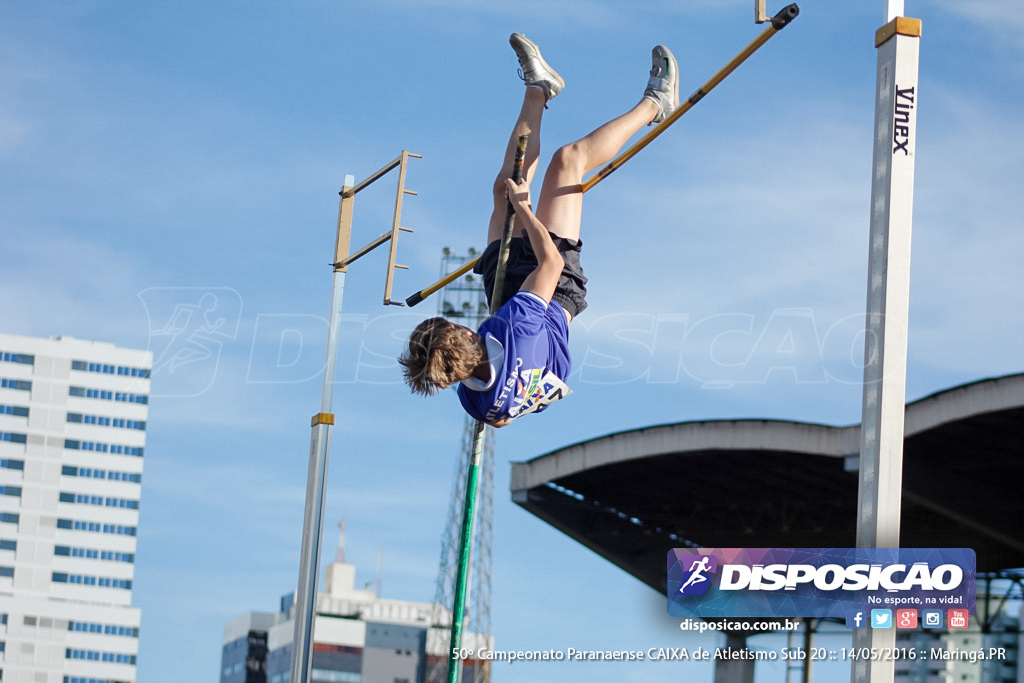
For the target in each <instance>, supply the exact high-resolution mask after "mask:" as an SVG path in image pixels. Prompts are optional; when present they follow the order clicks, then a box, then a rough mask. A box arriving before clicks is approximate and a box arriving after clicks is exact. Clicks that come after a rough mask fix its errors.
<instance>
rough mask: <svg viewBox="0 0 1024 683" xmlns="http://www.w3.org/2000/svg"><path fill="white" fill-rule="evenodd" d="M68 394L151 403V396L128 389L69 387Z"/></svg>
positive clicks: (104, 399)
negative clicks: (111, 389) (133, 392)
mask: <svg viewBox="0 0 1024 683" xmlns="http://www.w3.org/2000/svg"><path fill="white" fill-rule="evenodd" d="M68 396H76V397H78V398H98V399H100V400H103V401H118V402H120V403H139V404H141V405H147V404H148V403H149V396H147V395H146V394H132V393H129V392H126V391H110V390H109V389H90V388H88V387H68Z"/></svg>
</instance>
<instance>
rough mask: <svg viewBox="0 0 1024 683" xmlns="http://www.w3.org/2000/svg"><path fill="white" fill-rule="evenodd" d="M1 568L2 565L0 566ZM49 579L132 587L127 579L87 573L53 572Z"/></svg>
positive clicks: (56, 581) (80, 583)
mask: <svg viewBox="0 0 1024 683" xmlns="http://www.w3.org/2000/svg"><path fill="white" fill-rule="evenodd" d="M0 569H2V567H0ZM51 580H52V581H53V582H54V583H73V584H77V585H79V586H98V587H100V588H123V589H125V590H131V589H132V582H131V581H130V580H129V579H112V578H110V577H106V576H90V575H88V574H68V573H66V572H53V573H52V574H51Z"/></svg>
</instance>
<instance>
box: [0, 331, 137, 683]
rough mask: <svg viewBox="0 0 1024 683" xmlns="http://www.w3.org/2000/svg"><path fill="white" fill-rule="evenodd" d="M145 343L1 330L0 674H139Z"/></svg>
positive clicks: (45, 682)
mask: <svg viewBox="0 0 1024 683" xmlns="http://www.w3.org/2000/svg"><path fill="white" fill-rule="evenodd" d="M152 363H153V357H152V353H150V352H149V351H136V350H130V349H122V348H117V347H115V346H113V345H112V344H102V343H95V342H87V341H82V340H78V339H69V338H67V337H59V338H55V339H35V338H29V337H19V336H12V335H4V334H0V676H2V680H3V682H4V683H129V682H132V681H135V671H136V657H137V655H138V651H139V646H138V643H139V624H140V618H141V614H140V610H138V609H136V608H134V607H132V580H133V578H134V569H135V565H134V562H135V545H136V535H137V531H138V522H139V500H140V496H141V486H142V463H143V457H142V456H143V448H144V446H145V443H146V431H145V430H146V418H147V412H148V403H149V373H150V367H151V366H152Z"/></svg>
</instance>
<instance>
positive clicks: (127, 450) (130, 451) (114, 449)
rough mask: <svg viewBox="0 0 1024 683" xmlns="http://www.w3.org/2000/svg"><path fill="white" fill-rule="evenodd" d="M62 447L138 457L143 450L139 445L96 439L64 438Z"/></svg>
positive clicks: (71, 449)
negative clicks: (97, 440)
mask: <svg viewBox="0 0 1024 683" xmlns="http://www.w3.org/2000/svg"><path fill="white" fill-rule="evenodd" d="M64 449H65V450H69V451H93V452H96V453H112V454H114V455H134V456H137V457H140V458H141V457H142V451H143V449H142V447H141V446H121V445H112V444H108V443H99V442H96V441H79V440H78V439H64Z"/></svg>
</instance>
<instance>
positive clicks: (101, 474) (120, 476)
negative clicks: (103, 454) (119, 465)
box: [60, 465, 142, 484]
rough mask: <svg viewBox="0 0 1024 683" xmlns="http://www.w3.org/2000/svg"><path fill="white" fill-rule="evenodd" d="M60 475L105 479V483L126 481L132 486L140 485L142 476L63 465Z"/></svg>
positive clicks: (132, 473) (133, 473)
mask: <svg viewBox="0 0 1024 683" xmlns="http://www.w3.org/2000/svg"><path fill="white" fill-rule="evenodd" d="M60 473H61V474H63V475H64V476H67V477H89V478H92V479H106V480H107V481H127V482H131V483H132V484H141V483H142V475H141V474H139V473H137V472H118V471H116V470H101V469H99V468H96V467H76V466H75V465H64V466H62V467H61V470H60Z"/></svg>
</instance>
